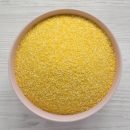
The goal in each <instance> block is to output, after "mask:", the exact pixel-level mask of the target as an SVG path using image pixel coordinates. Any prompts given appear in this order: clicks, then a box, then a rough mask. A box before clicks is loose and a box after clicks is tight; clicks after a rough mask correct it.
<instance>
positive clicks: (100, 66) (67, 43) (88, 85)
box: [15, 15, 116, 115]
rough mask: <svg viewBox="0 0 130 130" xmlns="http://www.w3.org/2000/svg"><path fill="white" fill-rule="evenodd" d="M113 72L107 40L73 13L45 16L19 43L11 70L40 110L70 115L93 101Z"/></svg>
mask: <svg viewBox="0 0 130 130" xmlns="http://www.w3.org/2000/svg"><path fill="white" fill-rule="evenodd" d="M115 71H116V59H115V53H114V51H113V47H112V44H111V41H110V39H109V38H108V36H107V35H106V34H105V33H104V31H103V30H102V29H101V28H100V27H98V26H97V25H96V24H95V23H93V22H92V21H90V20H88V19H85V18H82V17H79V16H75V15H60V16H54V17H50V18H48V19H46V20H43V21H41V22H40V23H38V24H37V25H35V26H34V27H33V28H32V29H30V31H28V32H27V33H26V34H25V36H24V37H23V39H22V40H21V42H20V45H19V47H18V49H17V52H16V58H15V75H16V80H17V83H18V84H19V87H20V89H21V90H22V91H23V93H24V95H25V96H26V97H27V98H28V99H29V100H30V101H31V102H32V103H33V104H34V105H36V106H37V107H39V108H41V109H42V110H45V111H48V112H51V113H56V114H62V115H66V114H75V113H79V112H83V111H86V110H89V109H91V108H92V107H94V106H95V105H96V104H98V103H99V102H100V101H101V100H102V99H103V98H104V97H105V96H106V94H107V93H108V91H109V89H110V88H111V85H112V82H113V78H114V75H115Z"/></svg>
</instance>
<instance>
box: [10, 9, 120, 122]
mask: <svg viewBox="0 0 130 130" xmlns="http://www.w3.org/2000/svg"><path fill="white" fill-rule="evenodd" d="M61 14H72V15H78V16H82V17H84V18H87V19H90V20H91V21H93V22H95V23H96V24H97V25H98V26H99V27H100V28H101V29H102V30H104V31H105V32H106V34H107V36H108V37H109V38H110V40H111V42H112V45H113V49H114V51H115V54H116V60H117V66H116V75H115V77H114V80H113V83H112V86H111V88H110V90H109V91H108V94H107V95H106V96H105V97H104V98H103V100H102V101H101V102H100V103H98V104H97V105H96V106H94V107H93V108H91V109H90V110H88V111H85V112H81V113H78V114H73V115H58V114H53V113H49V112H46V111H44V110H41V109H40V108H38V107H37V106H35V105H34V104H32V103H31V102H30V101H29V100H28V99H27V98H26V97H25V96H24V94H23V93H22V91H21V89H20V88H19V86H18V84H17V82H16V77H15V72H14V59H15V54H16V50H17V47H18V45H19V43H20V41H21V39H22V38H23V36H24V35H25V34H26V33H27V32H28V30H29V29H31V28H32V27H33V26H34V25H35V24H37V23H39V22H40V21H41V20H45V19H47V18H48V17H51V16H55V15H61ZM120 73H121V57H120V51H119V48H118V45H117V42H116V40H115V38H114V36H113V34H112V33H111V32H110V30H109V29H108V28H107V27H106V25H104V24H103V23H102V22H101V21H100V20H98V19H97V18H95V17H94V16H92V15H90V14H89V13H86V12H82V11H79V10H74V9H59V10H54V11H50V12H48V13H45V14H43V15H41V16H39V17H37V18H36V19H34V20H33V21H32V22H31V23H29V24H28V25H27V26H26V27H25V28H24V29H23V31H22V32H21V33H20V34H19V36H18V37H17V39H16V41H15V43H14V44H13V47H12V50H11V53H10V58H9V78H10V80H11V83H12V86H13V89H14V91H15V93H16V94H17V96H18V98H19V99H20V100H21V102H22V103H23V104H24V105H25V106H26V107H27V108H28V109H29V110H31V111H32V112H34V113H35V114H36V115H38V116H40V117H42V118H45V119H48V120H51V121H58V122H72V121H77V120H81V119H84V118H87V117H89V116H91V115H93V114H94V113H96V112H97V111H98V110H100V109H101V108H102V107H103V106H104V105H105V104H106V103H107V102H108V100H110V98H111V97H112V95H113V93H114V92H115V90H116V88H117V85H118V83H119V79H120Z"/></svg>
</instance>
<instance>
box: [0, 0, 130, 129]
mask: <svg viewBox="0 0 130 130" xmlns="http://www.w3.org/2000/svg"><path fill="white" fill-rule="evenodd" d="M61 8H74V9H80V10H83V11H87V12H89V13H91V14H93V15H95V16H96V17H98V18H99V19H100V20H102V21H103V22H104V23H105V24H106V25H107V26H108V27H109V28H110V29H111V31H112V32H113V33H114V35H115V37H116V38H117V41H118V44H119V47H120V49H121V53H122V60H123V73H122V79H121V82H120V85H119V87H118V89H117V91H116V93H115V95H114V96H113V97H112V100H111V101H110V102H109V103H108V104H107V105H106V106H105V107H104V108H103V109H102V110H101V111H99V112H98V113H97V114H95V115H93V116H92V117H90V118H88V119H85V120H82V121H78V122H73V123H56V122H50V121H47V120H45V119H41V118H40V117H38V116H36V115H35V114H33V113H32V112H30V111H29V110H28V109H27V108H25V107H24V106H23V104H22V103H21V102H20V101H19V100H18V98H17V97H16V95H15V93H14V91H13V90H12V87H11V85H10V83H9V78H8V57H9V52H10V48H11V46H12V45H13V41H14V40H15V38H16V36H17V35H18V33H19V32H20V31H21V29H22V28H23V27H24V26H25V25H26V24H27V23H28V22H30V21H31V20H32V19H34V18H35V17H36V16H38V15H40V14H43V13H45V12H47V11H50V10H53V9H61ZM0 130H130V0H0Z"/></svg>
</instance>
